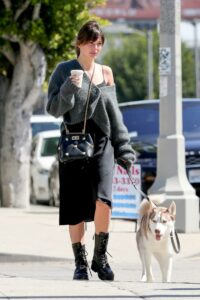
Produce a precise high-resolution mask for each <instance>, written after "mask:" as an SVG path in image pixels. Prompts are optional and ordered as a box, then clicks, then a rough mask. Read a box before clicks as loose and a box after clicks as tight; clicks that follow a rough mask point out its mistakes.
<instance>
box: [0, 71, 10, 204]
mask: <svg viewBox="0 0 200 300" xmlns="http://www.w3.org/2000/svg"><path fill="white" fill-rule="evenodd" d="M8 87H9V80H8V79H7V78H6V77H3V76H0V91H1V93H0V113H1V118H0V149H1V148H2V135H3V130H2V127H3V124H4V120H5V118H4V116H5V112H4V107H5V99H6V97H7V90H8ZM0 153H1V152H0ZM0 157H1V154H0ZM0 182H1V170H0ZM0 206H2V185H1V184H0Z"/></svg>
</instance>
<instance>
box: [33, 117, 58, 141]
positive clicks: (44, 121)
mask: <svg viewBox="0 0 200 300" xmlns="http://www.w3.org/2000/svg"><path fill="white" fill-rule="evenodd" d="M61 122H62V120H61V118H58V119H56V118H54V117H53V116H49V115H32V116H31V129H32V136H35V135H36V134H37V133H39V132H41V131H47V130H56V129H59V128H60V124H61Z"/></svg>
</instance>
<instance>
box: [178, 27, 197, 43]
mask: <svg viewBox="0 0 200 300" xmlns="http://www.w3.org/2000/svg"><path fill="white" fill-rule="evenodd" d="M197 29H198V42H199V43H198V44H200V24H198V25H197ZM181 38H182V40H183V41H185V42H186V43H188V45H190V46H194V25H192V24H191V23H190V22H181Z"/></svg>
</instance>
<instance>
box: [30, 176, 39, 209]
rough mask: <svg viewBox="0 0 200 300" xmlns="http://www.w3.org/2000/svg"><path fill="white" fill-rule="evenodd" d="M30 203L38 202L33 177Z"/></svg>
mask: <svg viewBox="0 0 200 300" xmlns="http://www.w3.org/2000/svg"><path fill="white" fill-rule="evenodd" d="M30 203H31V204H37V198H36V196H35V191H34V185H33V179H32V178H31V187H30Z"/></svg>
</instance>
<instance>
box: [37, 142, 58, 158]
mask: <svg viewBox="0 0 200 300" xmlns="http://www.w3.org/2000/svg"><path fill="white" fill-rule="evenodd" d="M58 139H59V138H58V137H50V138H45V139H44V140H43V142H42V147H41V156H54V155H56V153H57V145H58Z"/></svg>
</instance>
